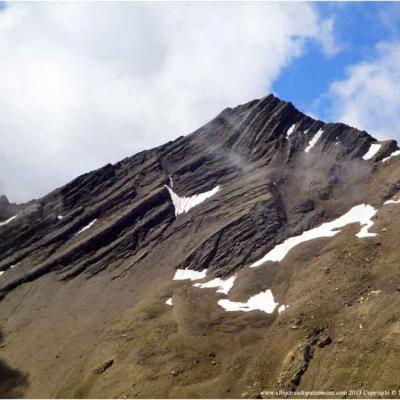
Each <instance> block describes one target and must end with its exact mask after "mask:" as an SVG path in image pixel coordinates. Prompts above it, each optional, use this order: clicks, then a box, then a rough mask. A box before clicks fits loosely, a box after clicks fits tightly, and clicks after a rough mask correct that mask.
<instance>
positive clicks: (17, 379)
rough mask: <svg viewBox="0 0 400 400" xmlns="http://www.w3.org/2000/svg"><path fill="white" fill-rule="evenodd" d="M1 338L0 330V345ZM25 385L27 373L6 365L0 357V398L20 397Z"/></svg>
mask: <svg viewBox="0 0 400 400" xmlns="http://www.w3.org/2000/svg"><path fill="white" fill-rule="evenodd" d="M3 338H4V337H3V333H2V332H1V330H0V345H1V344H2V343H3ZM0 356H1V350H0ZM27 386H28V378H27V375H26V374H24V373H22V372H20V371H18V370H17V369H14V368H12V367H10V366H8V365H7V364H6V363H5V362H4V361H3V360H1V359H0V398H2V399H6V398H21V397H22V396H23V394H24V391H25V389H26V388H27Z"/></svg>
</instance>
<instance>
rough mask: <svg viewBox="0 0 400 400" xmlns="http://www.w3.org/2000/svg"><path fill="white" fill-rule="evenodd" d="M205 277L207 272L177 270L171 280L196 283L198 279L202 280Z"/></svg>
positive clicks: (204, 270)
mask: <svg viewBox="0 0 400 400" xmlns="http://www.w3.org/2000/svg"><path fill="white" fill-rule="evenodd" d="M206 276H207V270H206V269H203V271H194V270H193V269H177V270H176V272H175V276H174V277H173V278H172V279H173V280H174V281H184V280H187V279H189V280H191V281H196V280H198V279H204V278H205V277H206Z"/></svg>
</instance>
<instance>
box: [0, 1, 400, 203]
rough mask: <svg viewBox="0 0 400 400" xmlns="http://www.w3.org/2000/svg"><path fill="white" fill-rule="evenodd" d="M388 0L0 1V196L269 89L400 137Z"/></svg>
mask: <svg viewBox="0 0 400 400" xmlns="http://www.w3.org/2000/svg"><path fill="white" fill-rule="evenodd" d="M399 33H400V4H399V3H383V2H379V3H374V2H365V3H364V2H357V3H351V2H338V3H333V2H320V3H315V2H308V3H306V2H271V3H267V2H257V3H250V2H246V3H239V2H215V3H211V2H189V3H184V2H172V3H166V2H162V3H156V2H149V3H142V2H79V1H75V2H11V3H4V2H0V54H1V56H2V59H1V63H0V93H1V96H0V109H1V110H2V117H1V119H0V142H1V146H0V159H1V160H2V167H1V168H0V194H3V193H4V194H7V195H8V196H9V197H10V199H12V200H15V201H26V200H29V199H31V198H34V197H38V196H41V195H44V194H45V193H47V192H48V191H50V190H52V189H54V188H56V187H58V186H61V185H63V184H65V183H66V182H68V181H69V180H70V179H73V178H75V177H76V176H78V175H79V174H82V173H85V172H87V171H89V170H92V169H95V168H98V167H101V166H102V165H105V164H106V163H109V162H117V161H119V160H121V159H123V158H124V157H127V156H130V155H133V154H135V153H137V152H139V151H141V150H144V149H148V148H152V147H155V146H158V145H161V144H163V143H165V142H167V141H169V140H173V139H175V138H176V137H178V136H180V135H185V134H188V133H190V132H192V131H194V130H196V129H197V128H199V127H200V126H201V125H203V124H204V123H206V122H207V121H209V120H210V119H212V118H213V117H214V116H215V115H217V114H218V113H220V112H221V110H223V109H224V108H226V107H234V106H236V105H238V104H243V103H245V102H248V101H251V100H253V99H255V98H261V97H263V96H266V95H267V94H269V93H271V92H273V93H275V94H277V95H278V96H279V97H281V98H282V99H283V100H289V101H291V102H292V103H293V104H294V105H295V106H296V107H297V108H298V109H300V110H301V111H303V112H305V113H308V114H310V115H312V116H316V117H318V118H320V119H323V120H325V121H335V122H344V123H347V124H349V125H351V126H354V127H357V128H360V129H365V130H367V131H368V132H370V133H371V134H372V135H373V136H375V137H377V138H378V139H389V138H397V139H400V129H399V127H400V96H399V93H400V74H399V71H400V35H399Z"/></svg>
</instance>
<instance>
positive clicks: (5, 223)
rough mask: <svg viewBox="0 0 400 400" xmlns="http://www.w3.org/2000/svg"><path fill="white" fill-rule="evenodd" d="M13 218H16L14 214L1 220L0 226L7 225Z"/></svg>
mask: <svg viewBox="0 0 400 400" xmlns="http://www.w3.org/2000/svg"><path fill="white" fill-rule="evenodd" d="M15 218H17V216H16V215H14V216H12V217H11V218H8V219H7V220H5V221H3V222H0V226H3V225H7V224H8V223H9V222H11V221H13V220H14V219H15Z"/></svg>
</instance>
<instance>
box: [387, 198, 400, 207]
mask: <svg viewBox="0 0 400 400" xmlns="http://www.w3.org/2000/svg"><path fill="white" fill-rule="evenodd" d="M386 204H400V199H399V200H392V199H390V200H386V201H385V202H384V203H383V205H384V206H385V205H386Z"/></svg>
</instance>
